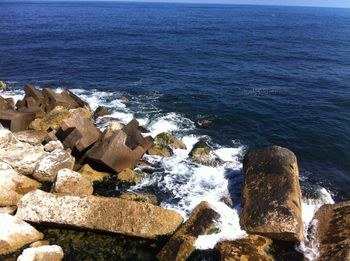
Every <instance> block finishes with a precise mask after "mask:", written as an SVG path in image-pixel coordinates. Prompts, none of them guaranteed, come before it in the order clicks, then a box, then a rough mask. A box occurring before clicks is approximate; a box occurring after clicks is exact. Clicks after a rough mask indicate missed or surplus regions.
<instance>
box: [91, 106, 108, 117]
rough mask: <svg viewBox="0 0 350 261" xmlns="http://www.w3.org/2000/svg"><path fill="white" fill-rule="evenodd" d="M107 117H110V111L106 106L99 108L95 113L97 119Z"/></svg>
mask: <svg viewBox="0 0 350 261" xmlns="http://www.w3.org/2000/svg"><path fill="white" fill-rule="evenodd" d="M106 115H109V111H108V108H107V107H104V106H98V107H97V109H96V110H95V112H94V118H95V119H96V118H98V117H102V116H106Z"/></svg>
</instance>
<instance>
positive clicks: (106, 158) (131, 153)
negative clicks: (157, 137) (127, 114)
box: [86, 120, 153, 172]
mask: <svg viewBox="0 0 350 261" xmlns="http://www.w3.org/2000/svg"><path fill="white" fill-rule="evenodd" d="M138 126H139V123H138V122H137V121H136V120H132V121H131V122H129V123H128V124H127V125H126V126H124V127H123V129H122V130H118V131H116V132H112V131H110V130H108V129H106V130H105V131H104V132H103V133H102V135H101V136H100V139H99V140H98V141H97V142H96V143H95V144H94V145H93V147H92V148H91V149H90V150H89V151H88V152H87V153H86V157H87V159H88V160H89V161H93V162H97V163H99V164H102V165H104V166H106V167H108V168H110V169H111V170H114V171H115V172H120V171H122V170H123V169H126V168H130V169H133V168H134V167H135V166H136V164H137V162H138V161H139V160H140V159H141V157H142V156H143V154H144V153H145V152H146V151H147V150H148V148H149V147H150V146H151V144H152V143H153V139H152V137H146V138H144V137H143V136H142V134H141V133H140V131H139V130H138Z"/></svg>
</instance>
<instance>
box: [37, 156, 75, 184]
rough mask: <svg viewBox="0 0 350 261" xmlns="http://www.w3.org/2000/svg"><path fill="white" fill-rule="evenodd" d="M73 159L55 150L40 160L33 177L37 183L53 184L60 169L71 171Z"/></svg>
mask: <svg viewBox="0 0 350 261" xmlns="http://www.w3.org/2000/svg"><path fill="white" fill-rule="evenodd" d="M74 162H75V159H74V157H72V156H71V155H70V154H69V153H68V152H66V151H65V150H61V149H56V150H54V151H52V152H51V153H47V154H46V156H45V157H43V158H42V159H40V161H39V162H38V164H37V166H36V169H35V171H34V174H33V177H34V178H35V179H37V180H39V181H48V182H54V181H55V179H56V176H57V173H58V171H59V170H61V169H65V168H67V169H73V167H74Z"/></svg>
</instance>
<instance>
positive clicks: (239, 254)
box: [215, 235, 274, 261]
mask: <svg viewBox="0 0 350 261" xmlns="http://www.w3.org/2000/svg"><path fill="white" fill-rule="evenodd" d="M271 245H272V240H271V239H269V238H266V237H262V236H257V235H250V236H248V237H245V238H240V239H237V240H233V241H222V242H220V243H218V244H217V245H216V246H215V249H217V251H218V252H219V253H220V259H221V260H222V261H229V260H259V261H272V260H274V258H273V257H272V256H271V255H270V254H269V248H270V247H271Z"/></svg>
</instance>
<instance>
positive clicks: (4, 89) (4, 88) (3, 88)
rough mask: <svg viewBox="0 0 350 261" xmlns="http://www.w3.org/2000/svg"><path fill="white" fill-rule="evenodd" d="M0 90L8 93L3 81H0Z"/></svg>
mask: <svg viewBox="0 0 350 261" xmlns="http://www.w3.org/2000/svg"><path fill="white" fill-rule="evenodd" d="M0 90H2V91H8V90H9V87H8V85H7V84H6V83H4V82H3V81H0Z"/></svg>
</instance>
